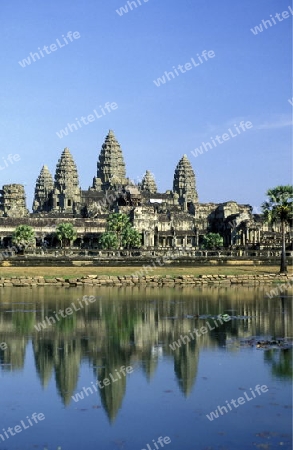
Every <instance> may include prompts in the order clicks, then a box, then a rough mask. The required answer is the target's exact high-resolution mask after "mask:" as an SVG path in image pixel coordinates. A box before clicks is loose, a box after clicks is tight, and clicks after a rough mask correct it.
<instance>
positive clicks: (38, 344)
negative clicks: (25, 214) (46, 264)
mask: <svg viewBox="0 0 293 450" xmlns="http://www.w3.org/2000/svg"><path fill="white" fill-rule="evenodd" d="M266 290H268V287H267V286H263V287H259V288H255V287H253V288H250V287H241V288H239V287H235V288H234V289H233V288H231V287H229V288H225V287H220V288H219V287H215V286H211V287H205V288H201V287H199V288H197V289H195V288H183V289H180V288H178V289H173V288H172V289H160V290H155V289H152V288H146V289H139V288H133V289H127V288H117V289H115V288H113V289H111V290H109V289H108V288H104V289H103V288H101V289H99V290H98V291H96V296H97V300H96V302H95V303H92V304H89V306H88V307H87V308H85V309H83V310H81V311H78V312H77V313H76V314H75V315H72V316H70V317H66V318H64V319H62V320H60V321H59V322H58V323H56V324H54V325H51V326H48V327H47V328H46V329H44V330H42V331H39V332H38V331H37V330H36V329H35V327H34V325H36V324H38V322H40V321H42V320H44V319H45V318H46V317H49V316H52V315H53V312H54V311H58V310H59V309H65V308H66V307H67V306H68V305H69V304H70V303H71V302H73V301H75V300H77V299H78V298H81V296H82V295H84V291H78V290H76V289H75V290H66V291H61V290H54V289H50V288H49V289H48V288H47V289H46V290H44V289H43V288H38V289H33V290H31V289H21V290H15V289H5V291H4V290H3V291H1V297H2V300H3V301H2V303H1V307H0V342H6V343H7V346H8V348H7V349H6V350H0V367H1V370H2V371H3V372H5V371H21V370H22V369H23V367H24V363H25V358H26V351H27V348H28V346H29V345H30V343H32V349H33V354H34V363H35V369H36V372H37V374H38V377H39V380H40V383H41V385H42V387H43V388H44V389H46V388H47V386H48V384H49V382H50V380H52V377H53V376H54V377H55V384H56V389H57V392H58V394H59V395H60V398H61V399H62V402H63V404H64V405H65V406H68V405H69V404H70V403H71V402H73V400H72V398H71V396H72V395H73V394H75V392H79V391H80V390H81V389H82V387H83V386H78V379H79V374H80V370H81V365H82V364H87V365H88V366H90V367H91V368H92V374H93V377H92V381H93V382H94V381H95V380H99V381H102V380H103V379H104V378H105V377H107V376H109V374H110V373H112V374H115V369H119V368H120V367H121V366H133V367H134V368H135V369H136V370H137V369H139V370H141V371H142V373H144V375H145V378H146V380H147V382H148V383H151V382H152V377H153V376H154V374H155V372H156V370H157V368H158V365H159V364H160V357H161V356H163V355H164V356H166V357H168V358H169V359H170V360H173V364H174V366H173V367H174V374H175V377H176V379H177V383H178V387H179V389H180V391H181V392H182V394H183V395H184V396H186V397H188V396H189V394H190V393H191V391H192V389H193V386H194V384H195V381H196V377H197V370H198V364H199V358H200V353H201V352H202V351H205V350H212V349H213V348H216V347H223V351H233V352H235V351H240V346H239V340H240V339H241V338H244V339H245V338H249V337H251V336H274V337H292V335H293V332H292V331H293V330H292V328H293V327H292V303H291V299H290V293H291V292H287V293H284V295H283V296H282V298H281V297H276V298H274V299H269V298H267V297H266V296H265V293H266ZM81 292H82V293H81ZM183 294H184V296H183ZM90 295H95V292H94V290H93V289H92V290H91V292H90ZM98 297H99V298H98ZM182 299H183V300H182ZM223 312H230V313H231V314H234V315H240V316H247V317H246V318H242V319H239V320H238V319H237V320H236V319H235V320H232V321H230V322H226V323H223V324H222V325H220V326H219V327H218V328H216V329H215V330H212V331H209V332H208V333H207V334H204V335H201V336H200V337H197V338H195V339H194V340H190V342H187V344H183V343H182V344H181V347H180V348H177V349H176V350H175V351H173V350H172V349H171V348H170V346H169V345H170V344H173V343H174V341H178V339H179V338H180V335H188V332H189V331H190V330H193V329H194V328H197V329H199V328H200V327H202V326H204V325H205V322H206V319H203V318H198V315H205V314H206V315H207V314H211V315H213V316H217V315H218V314H221V313H223ZM261 351H263V350H261ZM263 352H264V358H265V362H266V363H267V364H268V366H269V367H270V368H271V370H272V373H273V374H274V373H275V374H279V375H280V374H281V375H282V374H283V375H284V376H286V373H288V370H289V373H290V367H291V356H290V355H291V352H287V353H286V351H279V350H277V352H274V351H272V350H267V351H263ZM288 355H289V356H288ZM126 389H127V377H124V376H123V377H121V379H119V380H118V381H116V382H112V383H110V384H109V385H108V386H105V387H104V388H103V389H100V388H98V391H99V393H98V394H97V393H94V395H95V396H97V395H98V396H99V397H100V401H101V404H102V406H103V407H104V409H105V411H106V414H107V416H108V418H109V421H110V422H113V421H114V420H115V417H116V415H117V413H118V411H119V409H120V407H121V405H122V402H123V398H124V396H125V393H126Z"/></svg>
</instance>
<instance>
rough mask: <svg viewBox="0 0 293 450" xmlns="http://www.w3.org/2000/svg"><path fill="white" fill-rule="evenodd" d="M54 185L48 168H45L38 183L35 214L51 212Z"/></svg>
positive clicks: (34, 206) (34, 205)
mask: <svg viewBox="0 0 293 450" xmlns="http://www.w3.org/2000/svg"><path fill="white" fill-rule="evenodd" d="M53 187H54V183H53V178H52V175H51V173H50V171H49V169H48V167H47V166H43V167H42V169H41V172H40V175H39V176H38V178H37V181H36V187H35V196H34V202H33V212H34V213H36V212H42V211H49V210H50V207H51V204H50V201H51V198H52V191H53Z"/></svg>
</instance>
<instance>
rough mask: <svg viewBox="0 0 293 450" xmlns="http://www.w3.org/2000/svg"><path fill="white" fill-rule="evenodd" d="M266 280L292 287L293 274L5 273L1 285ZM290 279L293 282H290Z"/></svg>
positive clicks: (252, 282) (255, 282)
mask: <svg viewBox="0 0 293 450" xmlns="http://www.w3.org/2000/svg"><path fill="white" fill-rule="evenodd" d="M263 283H270V284H272V283H287V284H288V287H292V286H293V277H292V275H290V274H275V273H270V274H256V275H198V276H195V275H177V276H171V275H165V276H159V275H153V276H151V275H145V276H140V277H138V276H134V275H121V276H119V275H118V276H114V275H86V276H82V277H77V278H65V277H64V278H63V277H53V278H44V276H34V277H28V276H18V277H17V276H12V277H1V278H0V287H33V286H36V287H38V286H40V287H44V286H56V287H66V288H69V287H77V286H109V287H114V286H146V285H147V286H156V287H165V286H171V287H172V286H180V285H181V286H182V285H184V286H185V285H189V286H190V285H194V286H198V285H208V284H218V285H225V286H229V285H234V284H240V285H259V284H263ZM290 283H292V284H291V285H290Z"/></svg>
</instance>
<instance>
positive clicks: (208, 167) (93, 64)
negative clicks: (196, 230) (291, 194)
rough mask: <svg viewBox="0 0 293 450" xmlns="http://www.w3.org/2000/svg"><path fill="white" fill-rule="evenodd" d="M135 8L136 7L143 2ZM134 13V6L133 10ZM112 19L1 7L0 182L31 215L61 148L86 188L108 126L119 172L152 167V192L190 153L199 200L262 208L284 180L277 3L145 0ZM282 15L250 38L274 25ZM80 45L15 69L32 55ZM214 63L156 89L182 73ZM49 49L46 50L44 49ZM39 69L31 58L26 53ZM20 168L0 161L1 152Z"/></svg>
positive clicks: (105, 6) (84, 9)
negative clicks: (40, 179)
mask: <svg viewBox="0 0 293 450" xmlns="http://www.w3.org/2000/svg"><path fill="white" fill-rule="evenodd" d="M138 3H139V2H138ZM138 3H137V4H138ZM140 3H141V5H140V6H138V7H137V8H134V7H133V10H129V11H128V12H127V13H124V14H123V15H121V16H120V15H119V14H118V13H117V12H116V10H117V9H120V7H121V6H124V5H125V4H127V1H125V0H107V2H102V1H97V0H87V1H86V2H81V1H72V0H71V1H69V0H63V1H62V2H57V1H56V0H51V1H50V2H46V3H44V2H37V1H33V0H27V1H26V2H23V1H20V0H19V1H13V0H12V1H11V2H2V4H1V14H0V30H1V39H0V47H1V52H0V58H1V84H0V98H1V116H2V117H1V124H2V126H1V134H0V166H1V163H2V166H1V167H3V169H2V170H0V178H1V181H0V185H1V186H2V185H3V184H8V183H21V184H24V185H25V188H26V192H27V203H28V207H29V209H31V204H32V200H33V191H34V186H35V181H36V178H37V176H38V175H39V172H40V169H41V167H42V165H43V164H47V165H48V167H49V169H50V170H51V173H52V175H54V173H55V168H56V163H57V161H58V158H59V157H60V154H61V152H62V150H63V148H64V147H69V149H70V151H71V153H72V155H73V156H74V159H75V162H76V164H77V167H78V171H79V177H80V185H81V187H82V188H83V189H87V188H88V187H89V186H90V185H91V183H92V178H93V177H94V176H95V175H96V162H97V159H98V155H99V152H100V149H101V145H102V143H103V141H104V138H105V136H106V134H107V132H108V130H109V129H113V130H114V132H115V134H116V137H117V139H118V141H119V142H120V144H121V147H122V150H123V153H124V158H125V162H126V169H127V175H128V176H129V177H130V178H132V179H135V180H138V179H139V178H141V177H142V175H143V174H144V172H145V170H146V169H148V170H150V171H152V172H153V173H154V174H155V177H156V181H157V184H158V188H159V190H160V191H162V192H164V191H165V190H167V189H171V188H172V183H173V174H174V169H175V167H176V164H177V163H178V161H179V159H180V158H181V157H182V155H183V154H186V155H187V156H188V158H189V160H190V162H191V164H192V166H193V168H194V171H195V174H196V180H197V189H198V194H199V199H200V201H201V202H209V201H211V202H224V201H228V200H235V201H237V202H239V203H249V204H251V205H252V206H256V207H257V206H259V205H260V204H261V203H262V202H263V201H264V199H265V192H266V190H267V189H268V188H270V187H274V186H276V185H278V184H288V183H290V182H291V176H292V175H291V156H290V155H291V147H292V131H291V130H292V105H291V104H290V102H289V101H288V100H289V99H292V85H291V83H292V69H291V64H292V57H291V54H292V49H291V44H290V43H291V33H292V15H291V13H290V12H289V9H288V7H289V6H290V2H288V1H285V0H278V1H272V0H258V1H257V2H256V1H255V0H246V1H245V2H241V3H240V2H235V1H232V0H226V1H225V2H218V1H216V0H213V1H207V0H196V1H195V0H180V1H179V0H168V1H166V0H165V1H164V0H148V2H145V1H144V0H140ZM283 11H288V12H289V14H290V17H288V18H284V19H283V20H282V21H281V22H279V21H278V20H277V19H274V20H275V22H276V24H275V25H272V26H271V27H269V26H268V28H267V29H264V30H263V31H262V32H259V33H258V34H256V35H254V33H252V32H251V28H254V27H255V26H256V25H259V24H260V23H261V21H262V20H267V19H270V15H273V16H275V14H276V13H282V12H283ZM69 31H72V32H75V31H77V32H79V33H80V38H79V39H73V41H72V42H70V41H68V45H64V47H62V48H60V47H58V48H57V50H56V51H54V52H51V53H50V54H45V56H44V57H43V58H41V59H40V60H36V61H35V62H31V64H30V65H26V66H25V67H21V65H20V64H19V61H22V60H23V59H24V58H27V57H28V56H29V54H30V52H33V53H35V52H37V51H38V47H40V49H42V48H43V47H44V45H46V46H50V45H51V44H54V43H55V44H56V40H57V39H59V42H61V43H63V44H64V42H65V41H64V40H63V38H62V35H66V34H67V33H68V32H69ZM203 50H207V51H210V50H212V51H214V53H215V57H214V58H211V59H208V60H207V61H204V60H203V63H202V64H199V66H198V67H193V68H192V69H191V70H188V71H186V73H180V74H179V76H176V78H175V79H171V80H170V81H167V82H166V83H165V84H164V85H161V86H160V87H157V86H156V85H155V83H154V80H157V79H158V78H159V77H162V76H163V74H164V72H165V71H168V72H170V71H171V70H173V69H172V68H173V66H174V67H175V68H177V67H178V65H180V64H181V65H184V64H186V63H188V62H190V60H191V58H194V60H195V61H198V59H197V54H199V55H200V54H201V53H202V52H203ZM43 53H44V52H43ZM35 59H37V58H36V57H35ZM106 102H110V103H111V102H115V103H117V105H118V108H117V109H116V110H112V111H111V112H110V113H107V114H106V115H105V116H103V117H101V118H99V119H96V120H95V121H93V122H92V123H89V124H88V125H82V127H81V128H79V129H78V130H77V131H73V132H69V133H68V136H66V137H63V138H62V139H60V138H59V137H58V136H57V134H56V132H58V131H60V130H61V129H65V127H66V126H67V123H68V122H69V123H74V122H76V121H75V119H76V118H77V119H80V118H81V117H82V116H84V117H86V116H88V115H89V114H92V112H93V110H94V109H96V111H99V108H100V105H102V106H103V105H104V104H105V103H106ZM241 120H244V121H250V122H251V123H252V125H253V127H252V128H251V129H249V130H246V131H245V132H242V133H241V134H239V135H238V136H237V137H234V138H231V139H230V140H229V141H226V142H224V143H223V144H221V145H218V146H217V147H216V148H213V149H212V150H209V151H208V152H204V153H203V154H202V155H199V156H198V157H196V158H195V157H194V156H193V155H192V153H191V151H192V150H194V149H195V148H197V147H199V146H200V145H201V143H202V142H207V141H210V138H211V137H213V138H214V137H215V136H216V135H217V134H218V135H222V134H223V133H226V132H227V130H228V129H229V127H233V124H236V125H238V124H239V123H240V121H241ZM16 153H18V154H19V155H20V158H21V160H20V161H19V162H14V163H13V164H11V163H7V165H5V164H3V163H4V160H6V158H7V156H8V155H9V154H16Z"/></svg>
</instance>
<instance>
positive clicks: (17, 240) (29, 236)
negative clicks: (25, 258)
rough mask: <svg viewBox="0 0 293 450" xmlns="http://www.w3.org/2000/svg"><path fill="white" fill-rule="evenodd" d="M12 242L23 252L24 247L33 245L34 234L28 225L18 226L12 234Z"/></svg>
mask: <svg viewBox="0 0 293 450" xmlns="http://www.w3.org/2000/svg"><path fill="white" fill-rule="evenodd" d="M12 242H13V244H16V245H18V246H20V247H23V251H25V249H26V247H29V246H30V245H32V246H33V245H35V232H34V230H33V228H32V227H30V226H29V225H19V226H18V227H17V228H16V229H15V230H14V232H13V235H12Z"/></svg>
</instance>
